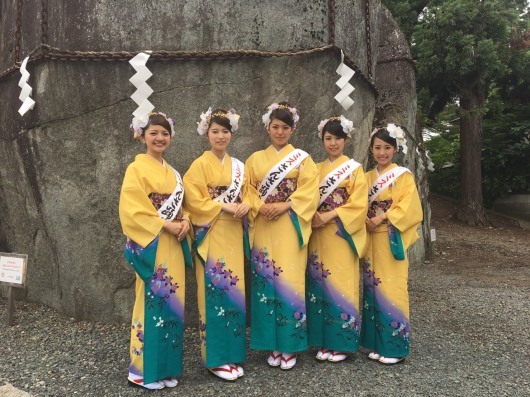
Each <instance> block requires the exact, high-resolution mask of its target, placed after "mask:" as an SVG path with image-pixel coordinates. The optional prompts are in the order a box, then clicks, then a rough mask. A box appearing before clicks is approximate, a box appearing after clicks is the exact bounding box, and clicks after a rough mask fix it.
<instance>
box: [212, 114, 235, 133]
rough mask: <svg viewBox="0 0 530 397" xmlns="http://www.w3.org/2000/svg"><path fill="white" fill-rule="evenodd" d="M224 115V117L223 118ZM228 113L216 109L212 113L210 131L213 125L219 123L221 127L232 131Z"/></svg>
mask: <svg viewBox="0 0 530 397" xmlns="http://www.w3.org/2000/svg"><path fill="white" fill-rule="evenodd" d="M221 114H223V115H224V116H221ZM227 114H228V111H227V110H225V109H222V108H218V109H215V110H214V111H212V117H211V118H210V122H209V123H208V130H209V129H210V126H211V125H212V123H217V124H219V125H220V126H223V127H225V128H226V129H227V130H228V131H230V132H233V131H232V124H230V119H229V118H228V116H227Z"/></svg>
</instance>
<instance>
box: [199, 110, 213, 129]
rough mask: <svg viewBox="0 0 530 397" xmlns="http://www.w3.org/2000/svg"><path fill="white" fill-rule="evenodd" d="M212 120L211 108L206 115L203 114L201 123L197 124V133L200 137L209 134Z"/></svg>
mask: <svg viewBox="0 0 530 397" xmlns="http://www.w3.org/2000/svg"><path fill="white" fill-rule="evenodd" d="M211 118H212V108H211V107H209V108H208V110H207V111H206V112H204V113H201V121H200V122H198V123H197V132H198V133H199V135H204V134H206V133H207V132H208V124H209V123H210V119H211Z"/></svg>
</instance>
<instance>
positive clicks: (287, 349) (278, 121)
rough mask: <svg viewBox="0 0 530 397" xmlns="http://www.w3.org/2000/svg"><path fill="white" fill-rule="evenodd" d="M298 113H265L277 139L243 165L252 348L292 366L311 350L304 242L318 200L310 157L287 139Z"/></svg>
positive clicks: (273, 109) (278, 106) (280, 108)
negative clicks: (300, 354)
mask: <svg viewBox="0 0 530 397" xmlns="http://www.w3.org/2000/svg"><path fill="white" fill-rule="evenodd" d="M297 121H298V114H297V111H296V108H293V107H291V106H290V105H289V104H287V103H285V102H282V103H274V104H272V105H271V106H269V111H268V113H267V114H265V115H264V116H263V123H264V124H265V127H266V128H267V132H268V134H269V136H270V139H271V142H272V144H271V145H270V146H269V147H268V148H267V149H265V150H260V151H258V152H255V153H253V154H252V155H251V156H250V157H249V158H248V160H247V162H246V164H245V173H246V175H247V180H248V184H247V186H248V196H249V200H250V212H249V219H250V220H251V222H252V225H251V228H250V241H251V244H252V254H251V281H252V284H251V338H250V347H251V348H253V349H257V350H270V351H271V353H270V355H269V357H268V359H267V362H268V364H269V365H270V366H274V367H276V366H280V367H281V368H282V369H285V370H287V369H291V368H292V367H293V366H294V365H295V364H296V353H297V352H300V351H303V350H306V349H307V326H306V306H305V269H306V265H307V249H306V245H307V243H308V241H309V236H310V235H311V220H312V218H313V214H314V213H315V210H316V208H317V204H318V173H317V169H316V166H315V163H314V162H313V160H312V159H311V157H310V156H309V155H308V154H307V153H306V152H304V151H303V150H300V149H295V148H294V147H293V146H292V145H291V144H289V139H290V137H291V135H292V133H293V131H294V129H295V127H296V122H297Z"/></svg>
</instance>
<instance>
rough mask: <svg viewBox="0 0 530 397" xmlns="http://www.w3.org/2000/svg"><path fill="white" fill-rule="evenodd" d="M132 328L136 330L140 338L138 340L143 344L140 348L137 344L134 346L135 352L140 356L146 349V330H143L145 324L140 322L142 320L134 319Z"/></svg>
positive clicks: (137, 337) (133, 350)
mask: <svg viewBox="0 0 530 397" xmlns="http://www.w3.org/2000/svg"><path fill="white" fill-rule="evenodd" d="M131 328H132V329H134V330H136V339H138V341H139V342H140V344H141V345H142V347H140V348H139V349H137V348H136V346H133V347H132V352H133V354H135V355H137V356H139V355H141V354H142V353H143V351H144V330H143V325H142V323H141V322H140V320H138V319H136V320H134V321H133V323H132V326H131Z"/></svg>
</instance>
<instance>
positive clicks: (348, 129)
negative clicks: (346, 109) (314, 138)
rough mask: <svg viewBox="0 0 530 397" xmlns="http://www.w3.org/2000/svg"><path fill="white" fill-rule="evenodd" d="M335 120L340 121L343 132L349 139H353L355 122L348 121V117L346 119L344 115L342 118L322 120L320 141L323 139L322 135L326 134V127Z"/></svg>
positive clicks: (319, 130)
mask: <svg viewBox="0 0 530 397" xmlns="http://www.w3.org/2000/svg"><path fill="white" fill-rule="evenodd" d="M333 120H340V125H341V127H342V131H344V134H346V136H347V137H348V138H351V133H352V132H353V130H354V129H355V128H353V121H351V120H348V119H347V118H346V117H344V116H343V115H340V116H333V117H330V118H329V119H325V120H322V121H321V122H320V124H319V125H318V137H319V138H320V139H322V133H323V132H324V131H323V130H324V127H325V126H326V124H327V123H328V122H330V121H333Z"/></svg>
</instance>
